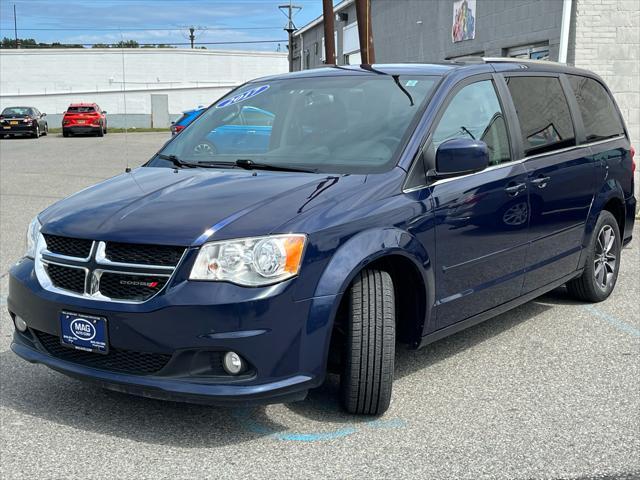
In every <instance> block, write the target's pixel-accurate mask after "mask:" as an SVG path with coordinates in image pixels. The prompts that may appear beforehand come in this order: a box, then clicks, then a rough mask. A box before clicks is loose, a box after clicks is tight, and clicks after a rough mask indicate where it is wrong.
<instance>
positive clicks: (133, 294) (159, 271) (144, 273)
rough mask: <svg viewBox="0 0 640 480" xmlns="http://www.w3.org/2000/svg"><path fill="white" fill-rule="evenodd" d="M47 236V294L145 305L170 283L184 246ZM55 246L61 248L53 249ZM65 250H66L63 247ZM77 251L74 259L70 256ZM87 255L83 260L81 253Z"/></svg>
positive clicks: (41, 275)
mask: <svg viewBox="0 0 640 480" xmlns="http://www.w3.org/2000/svg"><path fill="white" fill-rule="evenodd" d="M52 237H54V236H51V235H43V236H42V237H41V240H40V241H39V242H38V246H37V249H38V253H37V255H36V258H37V261H36V275H37V276H38V280H39V281H40V284H41V285H42V286H43V287H44V288H45V289H47V290H51V291H56V292H57V293H63V294H67V295H74V296H82V297H83V298H92V299H95V300H109V301H116V302H125V303H140V302H144V301H147V300H149V299H150V298H152V297H154V296H155V295H157V294H158V293H159V292H160V291H161V290H162V289H163V288H164V287H165V286H166V285H167V283H168V282H169V280H170V278H171V276H172V275H173V273H174V271H175V269H176V268H177V266H178V264H179V263H180V260H181V259H182V256H183V255H184V252H185V250H186V248H185V247H175V246H163V245H139V244H128V243H117V242H101V241H92V240H81V241H80V242H89V250H88V251H86V249H85V250H81V249H80V248H79V246H80V245H82V246H83V248H84V247H86V244H85V243H82V244H81V243H78V242H77V239H70V238H67V237H57V236H56V237H55V238H54V240H53V241H52V240H51V238H52ZM52 245H56V246H52ZM61 246H62V247H61ZM71 253H73V255H70V254H71ZM81 254H82V255H84V257H80V255H81Z"/></svg>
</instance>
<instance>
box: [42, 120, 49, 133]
mask: <svg viewBox="0 0 640 480" xmlns="http://www.w3.org/2000/svg"><path fill="white" fill-rule="evenodd" d="M42 135H49V124H48V123H45V124H44V132H42Z"/></svg>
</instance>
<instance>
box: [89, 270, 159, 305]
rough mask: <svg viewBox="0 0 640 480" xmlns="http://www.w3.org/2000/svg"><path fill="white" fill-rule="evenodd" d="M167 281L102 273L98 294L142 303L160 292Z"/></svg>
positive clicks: (145, 276) (153, 277)
mask: <svg viewBox="0 0 640 480" xmlns="http://www.w3.org/2000/svg"><path fill="white" fill-rule="evenodd" d="M167 280H168V277H162V276H159V275H128V274H127V275H122V274H120V273H115V272H103V273H102V275H101V276H100V293H102V294H103V295H106V296H107V297H110V298H126V299H128V300H137V301H144V300H147V299H148V298H151V297H153V296H154V295H155V294H156V293H158V292H159V291H160V290H162V288H163V287H164V286H165V284H166V283H167Z"/></svg>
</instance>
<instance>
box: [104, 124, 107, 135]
mask: <svg viewBox="0 0 640 480" xmlns="http://www.w3.org/2000/svg"><path fill="white" fill-rule="evenodd" d="M104 134H105V135H106V134H107V124H106V123H105V124H104Z"/></svg>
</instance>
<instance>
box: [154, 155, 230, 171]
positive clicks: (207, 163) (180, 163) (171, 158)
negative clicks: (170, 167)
mask: <svg viewBox="0 0 640 480" xmlns="http://www.w3.org/2000/svg"><path fill="white" fill-rule="evenodd" d="M158 157H160V158H162V159H163V160H169V161H170V162H171V163H173V164H174V165H175V166H176V167H181V168H197V167H203V168H217V167H225V168H235V166H236V164H235V163H231V162H213V161H200V162H185V161H184V160H180V158H178V157H177V156H176V155H173V154H172V155H165V154H163V153H159V154H158Z"/></svg>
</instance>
